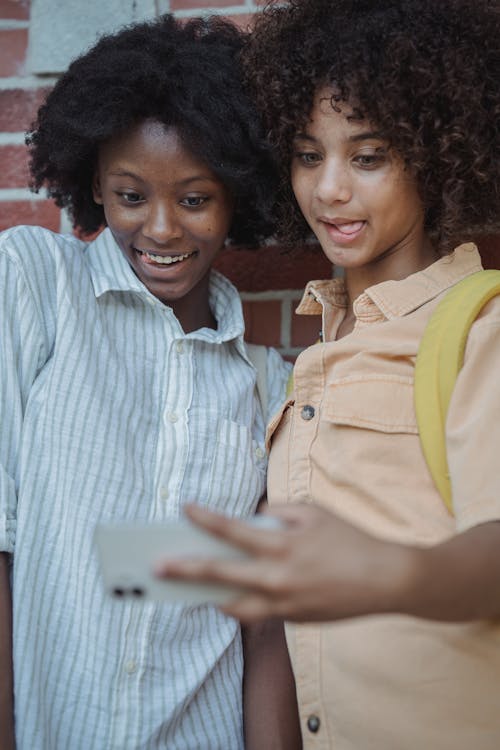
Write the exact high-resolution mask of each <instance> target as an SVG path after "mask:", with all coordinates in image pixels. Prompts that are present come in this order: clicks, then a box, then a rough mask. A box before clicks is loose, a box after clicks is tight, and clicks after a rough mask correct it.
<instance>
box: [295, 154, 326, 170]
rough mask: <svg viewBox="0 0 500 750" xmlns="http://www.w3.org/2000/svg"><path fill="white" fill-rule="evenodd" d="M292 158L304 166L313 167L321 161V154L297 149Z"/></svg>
mask: <svg viewBox="0 0 500 750" xmlns="http://www.w3.org/2000/svg"><path fill="white" fill-rule="evenodd" d="M294 158H295V159H297V160H298V161H299V162H300V163H301V164H303V165H304V167H313V166H315V165H316V164H317V163H318V162H319V161H321V156H320V155H319V154H317V153H316V152H314V151H297V152H296V153H295V154H294Z"/></svg>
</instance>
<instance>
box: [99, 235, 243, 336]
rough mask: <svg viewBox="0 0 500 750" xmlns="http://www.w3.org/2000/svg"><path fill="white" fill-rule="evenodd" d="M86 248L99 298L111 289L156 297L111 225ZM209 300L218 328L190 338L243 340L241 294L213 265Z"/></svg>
mask: <svg viewBox="0 0 500 750" xmlns="http://www.w3.org/2000/svg"><path fill="white" fill-rule="evenodd" d="M86 252H87V259H88V265H89V270H90V276H91V279H92V285H93V287H94V293H95V296H96V297H97V298H99V297H102V296H103V295H105V294H107V293H108V292H132V293H135V294H138V295H140V296H142V297H144V298H146V299H151V300H153V301H155V300H156V297H155V296H154V295H153V294H151V292H150V291H149V290H148V289H147V288H146V287H145V286H144V284H143V283H142V282H141V281H140V280H139V279H138V278H137V276H136V275H135V273H134V272H133V270H132V268H131V267H130V265H129V263H128V261H127V259H126V258H125V256H124V254H123V253H122V251H121V250H120V248H119V247H118V245H117V244H116V242H115V239H114V237H113V235H112V233H111V231H110V230H109V229H108V228H106V229H104V230H103V231H102V232H101V233H100V234H99V235H98V237H96V239H95V240H93V242H91V243H90V244H89V245H88V246H87V251H86ZM209 304H210V309H211V310H212V312H213V315H214V318H215V320H216V321H217V329H216V330H213V329H211V328H201V329H199V330H198V331H193V332H192V333H190V334H188V338H196V339H201V340H205V341H211V342H214V343H222V342H223V341H230V340H232V339H237V338H241V340H243V332H244V329H245V323H244V320H243V311H242V305H241V300H240V297H239V294H238V292H237V290H236V289H235V287H234V286H233V285H232V284H231V282H230V281H228V279H226V278H225V276H223V275H222V274H220V273H219V272H218V271H215V270H213V269H212V271H211V273H210V286H209ZM168 309H170V308H168ZM172 314H173V313H172Z"/></svg>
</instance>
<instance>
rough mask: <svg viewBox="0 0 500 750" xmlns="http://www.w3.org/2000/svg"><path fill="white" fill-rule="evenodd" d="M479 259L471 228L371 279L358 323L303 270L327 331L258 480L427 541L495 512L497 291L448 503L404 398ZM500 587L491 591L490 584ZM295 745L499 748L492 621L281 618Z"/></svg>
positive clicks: (456, 417) (479, 328)
mask: <svg viewBox="0 0 500 750" xmlns="http://www.w3.org/2000/svg"><path fill="white" fill-rule="evenodd" d="M480 269H481V261H480V258H479V254H478V252H477V249H476V248H475V246H474V245H472V244H465V245H461V246H460V247H458V248H457V249H456V250H455V251H454V253H452V254H451V255H448V256H445V257H443V258H441V259H440V260H438V261H437V262H436V263H434V264H433V265H431V266H430V267H428V268H426V269H424V270H423V271H420V272H418V273H416V274H413V275H411V276H409V277H407V278H406V279H404V280H402V281H386V282H383V283H380V284H377V285H375V286H373V287H370V288H368V289H367V290H366V291H365V292H364V293H363V294H361V295H360V296H359V297H358V298H357V300H356V301H355V303H354V312H355V315H356V324H355V327H354V330H353V331H352V333H350V334H349V335H347V336H345V337H343V338H341V339H339V340H338V341H336V340H335V338H336V333H337V330H338V327H339V325H340V323H341V321H342V320H343V318H344V315H345V309H346V308H345V305H346V296H345V292H344V288H343V282H342V280H341V279H336V280H327V281H313V282H310V283H309V284H308V287H307V289H306V291H305V294H304V297H303V300H302V302H301V304H300V305H299V308H298V310H297V311H298V312H299V313H304V314H318V315H322V327H323V338H324V343H321V344H317V345H315V346H312V347H310V348H309V349H307V350H306V351H304V352H302V354H301V355H300V356H299V357H298V359H297V362H296V365H295V370H294V393H293V397H292V398H291V399H289V400H288V401H287V402H286V403H285V404H284V406H283V408H282V409H281V411H280V412H279V414H278V415H277V416H276V417H275V419H274V420H273V421H272V423H271V425H270V427H269V430H268V440H269V441H270V442H271V459H270V465H269V478H268V494H269V501H270V503H271V504H273V503H283V502H292V503H300V502H305V503H317V504H319V505H322V506H324V507H326V508H329V509H331V510H332V511H335V512H336V513H338V514H339V515H340V516H342V517H343V518H345V519H347V520H349V521H351V522H353V523H354V524H356V525H358V526H359V527H361V528H364V529H366V530H367V531H368V532H370V533H372V534H375V535H377V536H380V537H383V538H385V539H388V540H393V541H397V542H401V543H410V544H421V545H433V544H436V543H439V542H441V541H443V540H445V539H447V538H449V537H450V536H452V535H453V534H456V533H457V532H460V531H463V530H465V529H468V528H470V527H472V526H474V525H476V524H479V523H483V522H485V521H490V520H496V519H499V518H500V471H499V467H500V460H499V459H500V298H498V297H497V298H495V299H493V300H492V301H491V302H489V303H488V304H487V305H486V306H485V308H484V309H483V311H482V312H481V314H480V315H479V317H478V319H477V320H476V321H475V322H474V324H473V326H472V329H471V331H470V334H469V338H468V341H467V346H466V352H465V361H464V366H463V368H462V370H461V372H460V374H459V376H458V379H457V382H456V385H455V388H454V392H453V395H452V399H451V404H450V409H449V415H448V420H447V452H448V461H449V467H450V473H451V481H452V489H453V503H454V511H455V516H454V517H452V516H451V515H449V513H448V512H447V510H446V508H445V506H444V503H443V501H442V499H441V497H440V496H439V494H438V492H437V490H436V489H435V487H434V484H433V481H432V479H431V477H430V475H429V471H428V469H427V466H426V463H425V460H424V457H423V455H422V451H421V448H420V443H419V436H418V430H417V424H416V416H415V410H414V405H413V377H414V365H415V358H416V355H417V351H418V346H419V342H420V339H421V337H422V334H423V331H424V328H425V326H426V324H427V322H428V320H429V318H430V316H431V314H432V312H433V311H434V309H435V307H436V305H437V303H438V302H439V301H440V299H441V298H442V297H443V295H444V294H445V293H446V291H447V290H448V289H449V288H450V287H451V286H453V285H454V284H455V283H456V282H457V281H459V280H460V279H462V278H464V277H465V276H467V275H469V274H472V273H474V272H476V271H478V270H480ZM499 596H500V592H499ZM287 640H288V644H289V648H290V653H291V657H292V662H293V666H294V671H295V675H296V681H297V691H298V697H299V704H300V713H301V723H302V731H303V736H304V747H305V748H318V750H319V748H321V749H322V750H324V749H326V748H332V749H334V750H448V749H449V750H472V749H473V748H474V750H498V748H499V747H500V626H499V625H495V624H490V623H487V622H476V623H468V624H443V623H434V622H428V621H424V620H418V619H414V618H411V617H406V616H397V615H393V616H372V617H365V618H360V619H354V620H347V621H341V622H338V623H326V624H320V625H318V624H304V625H289V626H287Z"/></svg>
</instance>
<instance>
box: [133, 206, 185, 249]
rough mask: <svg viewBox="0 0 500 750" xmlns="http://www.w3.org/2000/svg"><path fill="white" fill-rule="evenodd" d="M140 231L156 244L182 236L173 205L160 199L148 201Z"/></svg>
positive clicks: (162, 243)
mask: <svg viewBox="0 0 500 750" xmlns="http://www.w3.org/2000/svg"><path fill="white" fill-rule="evenodd" d="M142 233H143V235H144V237H147V239H149V240H152V241H153V242H155V243H156V244H157V245H164V244H166V243H167V242H170V240H174V239H179V238H180V237H181V236H182V226H181V224H180V222H179V217H178V216H177V212H176V211H175V207H173V206H171V205H169V203H167V202H166V201H162V200H157V201H153V202H150V203H149V204H148V210H147V214H146V216H145V219H144V223H143V225H142Z"/></svg>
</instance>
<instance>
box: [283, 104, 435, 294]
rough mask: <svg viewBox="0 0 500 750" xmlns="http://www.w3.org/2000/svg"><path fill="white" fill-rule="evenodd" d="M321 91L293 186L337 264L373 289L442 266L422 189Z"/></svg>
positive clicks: (379, 141)
mask: <svg viewBox="0 0 500 750" xmlns="http://www.w3.org/2000/svg"><path fill="white" fill-rule="evenodd" d="M331 95H332V91H331V89H325V90H322V91H320V92H319V93H318V95H317V96H316V99H315V103H314V107H313V110H312V113H311V117H310V121H309V123H308V124H307V126H306V127H305V128H304V130H303V131H302V132H300V133H298V134H297V136H296V138H295V142H294V150H293V158H292V165H291V180H292V187H293V191H294V193H295V197H296V199H297V202H298V204H299V206H300V209H301V211H302V213H303V214H304V217H305V219H306V221H307V222H308V224H309V226H310V227H311V229H312V231H313V232H314V234H315V235H316V237H317V238H318V240H319V242H320V244H321V247H322V249H323V251H324V253H325V255H326V256H327V257H328V259H329V260H331V262H332V263H335V264H337V265H340V266H343V267H344V268H345V269H346V275H349V274H350V275H351V276H353V275H354V276H355V275H356V274H358V275H360V274H361V275H363V276H364V277H365V279H367V283H377V282H378V281H383V280H385V279H389V278H403V277H404V276H407V275H408V274H410V273H413V272H415V271H417V270H419V269H421V268H424V267H425V266H426V265H428V264H429V263H431V262H433V261H434V260H435V253H434V250H433V249H432V247H431V246H430V243H429V241H428V239H427V237H426V235H425V232H424V212H423V207H422V202H421V200H420V197H419V194H418V190H417V185H416V182H415V180H414V178H413V177H412V175H411V174H410V173H409V171H408V170H407V169H405V166H404V163H403V161H402V159H401V158H400V157H399V156H398V155H397V154H395V153H394V152H393V151H391V149H390V148H389V146H388V144H387V142H386V141H385V140H384V137H383V135H382V134H381V133H379V132H377V129H376V128H375V127H373V126H371V125H370V123H368V122H366V121H364V120H361V119H359V118H355V117H354V116H353V111H352V109H351V108H350V107H349V106H347V105H344V106H342V107H341V108H340V111H339V112H337V111H335V110H334V109H333V108H332V106H331Z"/></svg>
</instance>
